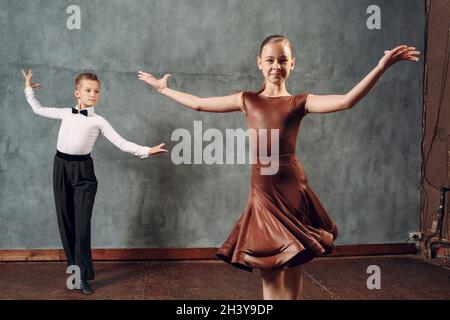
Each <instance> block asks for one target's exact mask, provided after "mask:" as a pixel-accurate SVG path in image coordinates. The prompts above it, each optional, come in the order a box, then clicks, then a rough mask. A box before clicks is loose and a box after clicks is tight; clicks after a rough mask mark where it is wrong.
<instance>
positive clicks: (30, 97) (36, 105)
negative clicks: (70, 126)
mask: <svg viewBox="0 0 450 320" xmlns="http://www.w3.org/2000/svg"><path fill="white" fill-rule="evenodd" d="M22 74H23V77H24V78H25V90H24V92H25V98H26V99H27V101H28V104H29V105H30V106H31V108H32V109H33V112H34V113H35V114H38V115H40V116H43V117H46V118H50V119H62V118H63V116H64V114H66V112H68V110H70V109H68V108H46V107H43V106H42V105H41V102H40V101H39V99H38V98H37V97H36V95H35V93H34V90H33V89H34V88H38V87H40V86H41V85H40V84H39V83H33V80H32V77H33V73H32V72H31V70H28V73H25V72H24V71H23V70H22Z"/></svg>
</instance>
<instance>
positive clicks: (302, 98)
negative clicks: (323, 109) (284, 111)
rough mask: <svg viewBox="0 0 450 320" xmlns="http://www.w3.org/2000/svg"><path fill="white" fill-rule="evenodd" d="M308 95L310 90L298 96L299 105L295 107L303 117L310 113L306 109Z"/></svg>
mask: <svg viewBox="0 0 450 320" xmlns="http://www.w3.org/2000/svg"><path fill="white" fill-rule="evenodd" d="M308 95H309V92H305V93H302V94H299V95H298V96H297V102H296V103H297V105H296V106H295V108H296V111H297V112H298V113H299V114H300V115H301V116H302V117H303V116H305V115H307V114H308V112H307V111H306V98H307V97H308Z"/></svg>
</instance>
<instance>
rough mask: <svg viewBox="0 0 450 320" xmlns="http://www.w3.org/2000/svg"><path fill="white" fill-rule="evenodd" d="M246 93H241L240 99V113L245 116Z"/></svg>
mask: <svg viewBox="0 0 450 320" xmlns="http://www.w3.org/2000/svg"><path fill="white" fill-rule="evenodd" d="M246 96H247V92H246V91H242V95H241V99H242V105H241V111H242V112H243V113H245V114H247V108H246V107H245V100H246Z"/></svg>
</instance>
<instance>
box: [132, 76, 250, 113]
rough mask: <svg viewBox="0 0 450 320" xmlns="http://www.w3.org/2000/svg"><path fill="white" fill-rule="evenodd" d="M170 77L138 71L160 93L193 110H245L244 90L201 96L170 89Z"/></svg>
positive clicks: (140, 77)
mask: <svg viewBox="0 0 450 320" xmlns="http://www.w3.org/2000/svg"><path fill="white" fill-rule="evenodd" d="M170 77H171V75H170V74H166V75H165V76H164V77H162V78H161V79H156V78H155V77H154V76H152V75H151V74H150V73H146V72H143V71H139V72H138V78H139V80H142V81H144V82H146V83H147V84H148V85H149V86H151V87H152V88H154V89H155V90H157V91H158V92H159V93H161V94H163V95H165V96H167V97H169V98H171V99H172V100H174V101H176V102H178V103H181V104H182V105H184V106H186V107H188V108H191V109H193V110H196V111H204V112H233V111H243V110H244V109H243V108H244V105H243V101H242V92H239V93H236V94H232V95H229V96H223V97H210V98H200V97H197V96H194V95H191V94H188V93H184V92H181V91H176V90H173V89H170V88H169V87H168V86H167V82H168V80H169V78H170Z"/></svg>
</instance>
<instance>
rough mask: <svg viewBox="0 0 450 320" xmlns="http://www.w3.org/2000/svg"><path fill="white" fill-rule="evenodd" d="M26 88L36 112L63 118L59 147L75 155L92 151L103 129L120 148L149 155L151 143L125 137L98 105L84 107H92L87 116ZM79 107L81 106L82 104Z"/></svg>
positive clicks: (88, 109) (137, 154) (137, 153)
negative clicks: (97, 109) (97, 110)
mask: <svg viewBox="0 0 450 320" xmlns="http://www.w3.org/2000/svg"><path fill="white" fill-rule="evenodd" d="M24 92H25V97H26V99H27V101H28V104H29V105H30V106H31V108H32V109H33V112H34V113H35V114H38V115H40V116H43V117H46V118H50V119H61V120H62V121H61V127H60V128H59V133H58V142H57V145H56V149H57V150H58V151H60V152H63V153H67V154H71V155H85V154H88V153H91V151H92V148H93V147H94V144H95V141H96V140H97V137H98V135H99V134H100V133H102V134H103V135H104V136H105V137H106V138H107V139H108V140H109V141H111V143H113V144H114V145H115V146H116V147H118V148H119V149H120V150H122V151H124V152H129V153H132V154H134V155H136V156H140V157H141V158H147V157H148V151H149V150H148V149H149V148H148V147H143V146H140V145H137V144H135V143H133V142H130V141H127V140H125V139H124V138H122V137H121V136H120V135H119V134H118V133H117V132H116V131H115V130H114V128H113V127H112V126H111V124H109V122H108V121H106V120H105V119H104V118H103V117H101V116H99V115H97V114H96V113H95V111H94V107H90V108H85V109H84V110H87V111H88V116H87V117H86V116H84V115H82V114H80V113H76V114H74V113H72V109H71V108H49V107H43V106H42V105H41V103H40V101H39V99H38V98H37V97H36V95H35V93H34V90H33V88H30V87H27V88H25V90H24ZM76 109H78V106H77V107H76Z"/></svg>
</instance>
